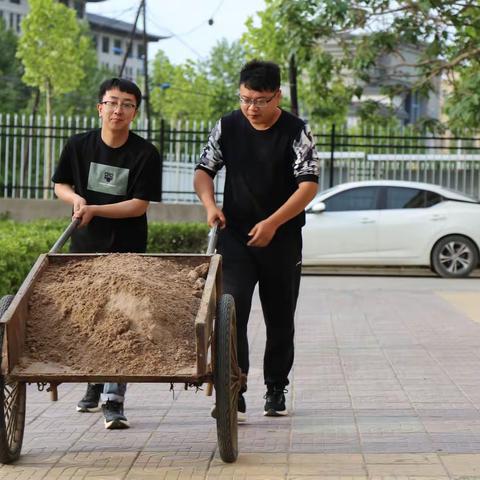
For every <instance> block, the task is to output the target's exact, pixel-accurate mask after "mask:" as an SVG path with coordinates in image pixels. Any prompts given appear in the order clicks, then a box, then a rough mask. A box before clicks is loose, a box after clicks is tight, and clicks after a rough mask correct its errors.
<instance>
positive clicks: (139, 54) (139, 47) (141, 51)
mask: <svg viewBox="0 0 480 480" xmlns="http://www.w3.org/2000/svg"><path fill="white" fill-rule="evenodd" d="M144 52H145V50H144V49H143V44H141V45H137V58H143V55H144Z"/></svg>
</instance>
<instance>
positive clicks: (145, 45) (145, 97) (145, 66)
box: [142, 0, 152, 141]
mask: <svg viewBox="0 0 480 480" xmlns="http://www.w3.org/2000/svg"><path fill="white" fill-rule="evenodd" d="M142 5H143V78H144V86H143V92H144V93H143V100H144V102H145V104H144V105H145V113H146V116H147V140H149V141H150V140H151V138H150V137H151V129H152V127H151V122H150V90H149V86H148V41H147V13H146V12H147V0H142Z"/></svg>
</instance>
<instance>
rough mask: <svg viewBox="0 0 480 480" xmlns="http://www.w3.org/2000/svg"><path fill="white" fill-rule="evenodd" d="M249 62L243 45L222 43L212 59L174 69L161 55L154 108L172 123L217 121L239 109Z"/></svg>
mask: <svg viewBox="0 0 480 480" xmlns="http://www.w3.org/2000/svg"><path fill="white" fill-rule="evenodd" d="M244 62H245V53H244V50H243V47H242V46H241V45H240V43H239V42H232V43H231V44H230V43H228V41H227V40H220V41H219V42H217V44H216V45H215V46H214V47H213V48H212V50H211V52H210V55H209V57H208V58H207V59H206V60H204V61H200V62H194V61H192V60H189V61H187V62H185V63H183V64H181V65H173V64H172V63H171V62H170V60H169V59H168V57H167V56H166V55H165V53H164V52H162V51H159V52H158V53H157V56H156V57H155V60H154V62H153V75H152V79H153V88H152V93H151V97H152V106H153V109H154V111H155V112H157V113H159V114H160V115H161V116H162V117H163V118H166V119H168V120H186V119H188V120H199V121H201V120H212V121H214V120H216V119H218V118H219V117H221V116H222V115H224V114H225V113H228V112H229V111H231V110H234V109H235V108H238V99H237V97H236V92H237V89H238V74H239V71H240V68H241V66H242V65H243V63H244Z"/></svg>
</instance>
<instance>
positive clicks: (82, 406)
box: [77, 383, 103, 412]
mask: <svg viewBox="0 0 480 480" xmlns="http://www.w3.org/2000/svg"><path fill="white" fill-rule="evenodd" d="M102 392H103V385H100V384H95V383H89V384H88V385H87V391H86V392H85V395H84V396H83V398H82V399H81V400H80V401H79V402H78V404H77V412H98V411H99V410H100V407H99V406H98V402H99V401H100V395H101V394H102Z"/></svg>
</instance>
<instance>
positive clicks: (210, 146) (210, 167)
mask: <svg viewBox="0 0 480 480" xmlns="http://www.w3.org/2000/svg"><path fill="white" fill-rule="evenodd" d="M221 134H222V124H221V120H219V121H218V122H217V123H216V124H215V126H214V127H213V129H212V131H211V132H210V135H209V137H208V141H207V144H206V145H205V147H204V149H203V152H202V154H201V155H200V161H199V163H198V164H197V166H196V167H195V169H197V168H200V169H202V170H205V171H206V172H207V173H208V174H209V175H210V176H211V177H214V176H215V174H216V173H217V172H218V171H219V170H220V169H221V168H222V167H223V155H222V150H221V148H220V137H221Z"/></svg>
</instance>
